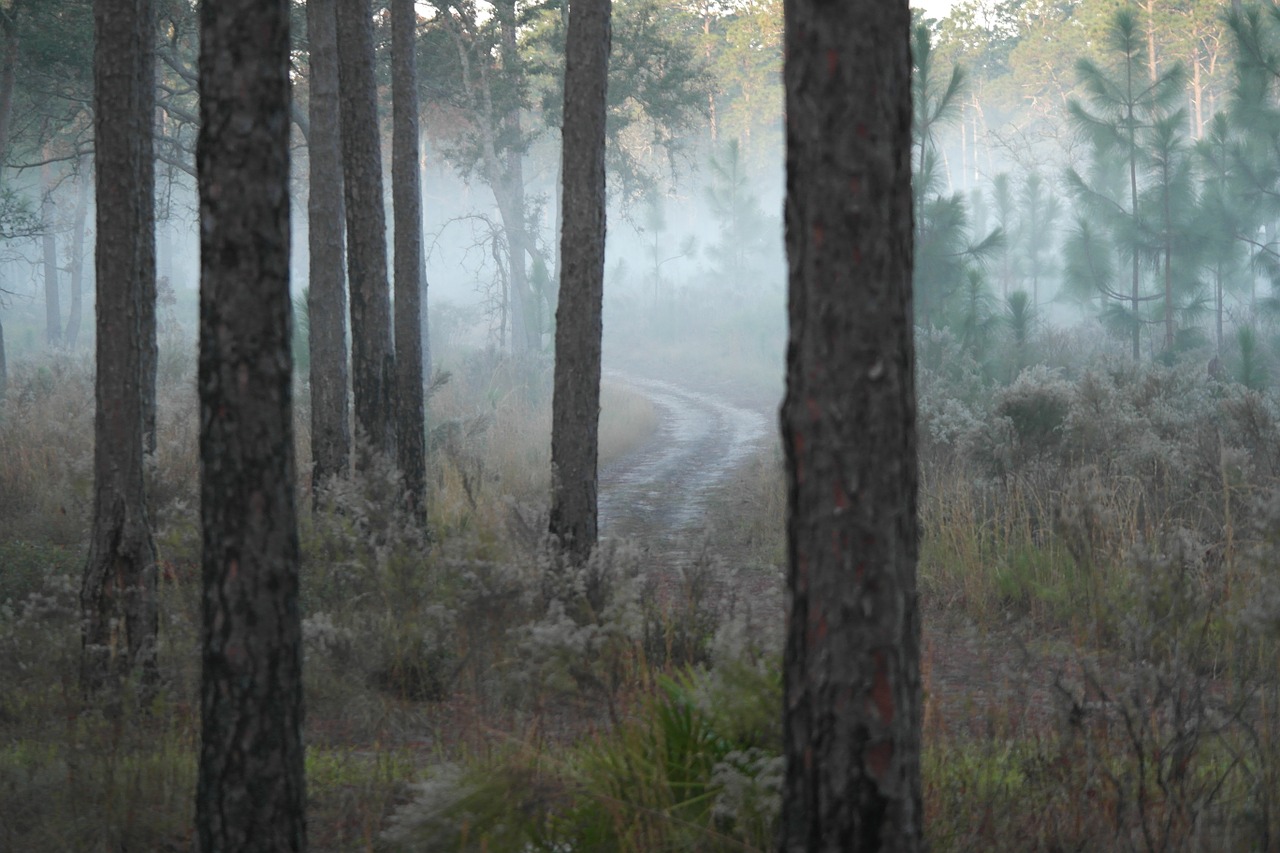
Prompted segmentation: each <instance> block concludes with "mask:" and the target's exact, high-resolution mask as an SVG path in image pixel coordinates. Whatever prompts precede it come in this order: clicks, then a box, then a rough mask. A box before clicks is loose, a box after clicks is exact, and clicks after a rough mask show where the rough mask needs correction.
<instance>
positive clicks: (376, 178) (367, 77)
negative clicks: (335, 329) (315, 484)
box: [336, 0, 396, 458]
mask: <svg viewBox="0 0 1280 853" xmlns="http://www.w3.org/2000/svg"><path fill="white" fill-rule="evenodd" d="M336 8H337V16H336V21H337V30H338V79H339V84H340V85H339V89H338V94H339V103H340V108H341V115H342V118H341V125H342V167H343V168H342V173H343V174H342V177H343V189H344V196H345V200H346V213H347V280H348V282H349V283H350V287H351V368H352V386H353V392H354V396H355V409H356V427H357V429H358V430H359V431H360V433H362V436H361V437H362V438H363V439H364V440H365V441H367V442H369V446H370V448H371V449H372V450H373V451H374V452H377V453H381V454H384V455H387V456H390V457H391V458H395V449H396V434H395V426H396V422H395V355H394V351H393V349H392V339H391V293H390V289H389V284H388V280H387V242H386V240H387V238H386V228H387V225H386V213H385V211H384V210H383V204H382V151H381V143H380V140H379V137H378V90H377V86H376V85H375V81H374V77H373V66H374V53H373V18H372V17H371V15H370V7H369V0H341V2H339V3H338V5H337V7H336Z"/></svg>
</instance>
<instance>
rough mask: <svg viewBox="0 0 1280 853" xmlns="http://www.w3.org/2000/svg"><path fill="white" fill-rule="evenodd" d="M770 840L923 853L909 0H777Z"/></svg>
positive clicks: (789, 847) (813, 847)
mask: <svg viewBox="0 0 1280 853" xmlns="http://www.w3.org/2000/svg"><path fill="white" fill-rule="evenodd" d="M784 9H785V16H786V56H787V61H786V66H785V71H784V79H785V84H786V99H787V100H786V110H787V197H786V238H787V251H788V258H789V266H790V299H789V317H790V341H789V345H788V351H787V395H786V400H785V401H784V403H783V408H782V432H783V443H784V448H785V452H786V458H787V482H788V519H787V546H788V560H789V568H788V590H789V595H790V611H789V614H788V621H787V642H786V651H785V663H784V693H785V707H784V732H785V739H784V748H785V751H786V760H787V769H786V780H785V787H784V791H783V806H782V834H781V840H780V845H779V849H780V850H784V851H801V850H803V851H850V850H894V851H899V850H907V851H910V850H918V849H920V848H921V847H922V845H923V840H922V837H921V793H920V756H919V749H920V719H921V712H920V707H921V706H920V701H921V700H920V671H919V653H920V647H919V644H920V623H919V615H918V609H917V607H918V604H917V593H916V580H915V566H916V555H917V529H918V528H917V518H916V489H917V468H916V464H917V463H916V444H915V389H914V380H913V361H914V356H913V352H912V340H911V332H912V329H911V317H912V307H911V263H912V236H911V235H912V213H911V83H910V75H911V53H910V47H909V27H910V21H911V17H910V12H909V10H908V4H907V2H906V0H892V2H890V0H886V2H878V3H826V2H822V0H786V2H785V4H784Z"/></svg>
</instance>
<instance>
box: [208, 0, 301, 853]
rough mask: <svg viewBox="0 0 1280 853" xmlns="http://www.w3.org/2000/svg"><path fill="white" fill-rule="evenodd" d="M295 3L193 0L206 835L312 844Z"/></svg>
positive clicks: (292, 846) (268, 847)
mask: <svg viewBox="0 0 1280 853" xmlns="http://www.w3.org/2000/svg"><path fill="white" fill-rule="evenodd" d="M290 5H291V3H290V0H220V2H217V3H203V4H201V6H200V10H201V12H200V95H201V97H200V119H201V122H200V127H201V131H200V136H199V140H198V142H197V149H196V160H197V164H198V170H199V175H200V179H199V184H200V223H201V227H200V258H201V269H200V364H199V387H200V423H201V430H200V463H201V465H200V470H201V483H200V516H201V526H202V530H203V536H204V551H203V553H204V557H203V584H202V585H203V601H202V611H203V622H202V629H201V649H202V661H203V674H202V679H201V703H200V704H201V714H202V725H201V745H200V768H199V773H198V776H197V783H196V830H197V836H198V840H199V849H201V850H204V851H207V853H212V851H262V853H267V852H268V851H273V853H274V851H291V850H292V851H300V850H305V849H306V821H305V814H304V812H305V807H306V790H305V787H306V786H305V779H304V775H303V757H304V756H303V744H302V714H303V711H302V625H301V618H300V615H299V606H298V532H297V513H296V506H295V496H294V489H295V483H296V480H295V470H294V455H293V454H294V449H293V447H294V445H293V413H292V400H291V394H292V373H293V365H292V361H291V358H290V342H291V335H290V328H289V327H290V312H291V310H292V304H291V301H290V297H289V186H288V180H289V128H290V124H289V10H290Z"/></svg>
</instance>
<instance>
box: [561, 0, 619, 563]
mask: <svg viewBox="0 0 1280 853" xmlns="http://www.w3.org/2000/svg"><path fill="white" fill-rule="evenodd" d="M609 14H610V0H574V2H573V3H571V4H570V6H569V31H568V34H567V36H566V41H565V72H564V128H563V130H562V132H561V137H562V139H563V146H562V152H561V172H562V174H563V175H564V198H565V208H564V227H563V230H562V231H561V235H560V257H561V258H562V259H563V260H562V262H563V275H562V279H561V282H560V299H559V301H558V307H557V308H556V365H555V391H554V396H553V399H552V406H551V535H552V536H553V537H554V538H555V539H556V541H558V542H559V543H560V544H561V546H563V547H564V548H565V549H566V551H567V552H568V553H569V554H570V556H571V557H572V559H573V560H575V561H576V562H578V563H584V562H586V560H587V558H588V557H590V556H591V551H592V549H593V548H595V545H596V521H597V515H596V513H597V505H596V486H597V480H596V457H597V450H598V446H599V426H600V332H601V319H600V314H601V304H602V299H603V293H604V239H605V170H604V148H605V114H606V111H607V106H606V98H605V95H606V84H607V77H608V67H609V44H610V24H609Z"/></svg>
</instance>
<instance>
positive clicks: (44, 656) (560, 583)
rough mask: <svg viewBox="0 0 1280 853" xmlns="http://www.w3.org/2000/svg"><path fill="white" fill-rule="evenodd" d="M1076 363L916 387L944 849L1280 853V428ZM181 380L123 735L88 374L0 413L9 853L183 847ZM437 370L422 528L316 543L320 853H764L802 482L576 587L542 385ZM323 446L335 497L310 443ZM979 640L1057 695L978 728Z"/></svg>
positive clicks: (312, 521) (611, 565) (63, 363)
mask: <svg viewBox="0 0 1280 853" xmlns="http://www.w3.org/2000/svg"><path fill="white" fill-rule="evenodd" d="M948 348H951V349H948ZM1060 349H1061V352H1062V355H1061V358H1059V359H1057V360H1056V361H1055V364H1056V366H1055V368H1054V369H1052V370H1051V369H1049V368H1047V367H1043V366H1042V367H1037V368H1030V369H1028V370H1026V371H1023V372H1022V373H1021V375H1020V376H1018V377H1016V378H1015V379H1014V380H1013V381H1011V382H1008V383H1007V384H1001V383H998V382H994V381H992V380H990V379H989V378H988V377H987V376H986V375H984V374H983V373H982V371H981V370H978V369H977V368H976V367H974V366H973V365H969V364H967V362H966V359H965V358H964V357H963V353H961V352H959V351H958V350H957V349H956V345H955V343H954V342H953V341H952V342H949V341H948V340H946V339H945V336H934V337H933V338H930V340H929V341H928V342H927V346H926V347H925V348H924V350H923V351H924V353H925V356H926V357H925V358H923V359H922V363H921V368H920V377H919V389H920V400H919V410H920V427H921V432H920V452H921V474H922V489H921V496H920V507H921V521H922V541H921V560H920V587H921V591H922V602H921V603H922V607H923V608H924V611H925V633H926V647H927V648H928V649H930V650H931V651H930V652H929V656H930V657H929V659H927V660H926V662H925V664H926V665H925V669H924V673H923V680H924V682H925V688H926V708H925V730H924V746H923V765H924V770H925V791H924V804H923V805H924V808H925V813H926V831H927V833H928V840H929V843H930V846H932V847H933V848H934V849H939V850H971V849H1019V850H1065V849H1087V850H1109V849H1123V850H1193V849H1194V850H1201V849H1214V850H1229V849H1239V850H1251V849H1269V848H1272V847H1274V846H1276V844H1277V843H1278V842H1277V839H1280V797H1278V796H1277V791H1280V738H1277V732H1280V725H1278V722H1280V718H1278V717H1277V713H1278V710H1280V680H1278V679H1277V677H1276V670H1275V665H1274V661H1275V659H1276V654H1277V647H1276V646H1277V639H1278V638H1280V574H1278V573H1277V571H1276V567H1277V566H1278V565H1280V499H1277V498H1276V497H1275V495H1276V494H1277V493H1278V491H1277V486H1278V485H1280V482H1278V477H1280V451H1278V450H1277V448H1280V406H1278V405H1277V401H1276V399H1275V398H1274V397H1273V396H1271V395H1270V394H1267V393H1263V392H1259V391H1255V390H1249V389H1246V388H1244V387H1242V386H1239V385H1234V384H1231V383H1229V382H1221V381H1216V380H1213V379H1210V378H1209V377H1207V376H1205V375H1204V371H1203V368H1202V367H1201V366H1199V365H1198V364H1197V363H1195V362H1192V361H1186V362H1184V363H1182V364H1174V365H1171V366H1162V365H1145V364H1144V365H1134V364H1132V363H1130V362H1128V361H1123V360H1113V359H1109V358H1106V357H1081V356H1079V352H1078V350H1079V349H1080V348H1073V347H1071V346H1067V345H1065V344H1064V345H1063V346H1062V347H1061V348H1060ZM1072 353H1075V354H1074V355H1072ZM170 361H171V362H172V363H170V364H169V366H168V367H167V368H166V373H165V374H164V375H165V376H166V377H167V378H166V379H165V381H164V382H163V383H162V386H161V392H160V425H161V428H160V436H159V437H160V442H159V447H158V450H157V454H156V458H155V461H154V465H153V468H152V470H151V471H150V472H149V477H150V484H151V493H150V499H151V502H152V506H151V511H152V518H153V521H154V523H155V527H156V541H157V547H158V551H159V556H160V565H161V585H160V595H161V607H160V610H161V613H162V625H161V643H160V648H159V652H160V670H161V687H160V690H159V691H158V692H157V694H156V696H155V698H154V700H152V701H151V702H150V703H149V704H148V706H147V707H143V708H130V709H126V710H127V713H125V714H123V715H115V716H112V715H108V714H104V713H103V712H102V710H101V709H96V708H92V707H90V708H86V707H84V705H83V703H82V701H81V698H80V696H79V693H78V689H77V686H76V684H75V673H76V667H77V660H78V655H79V634H78V591H79V574H80V571H81V569H82V567H83V561H84V558H85V555H84V541H85V539H86V536H87V530H88V520H89V519H88V513H89V509H90V502H91V490H90V485H91V472H92V452H91V447H90V444H89V438H88V437H89V436H90V435H91V430H90V426H91V423H90V421H91V414H88V413H91V411H92V405H91V400H92V386H91V382H90V381H89V378H88V374H87V368H86V365H83V364H78V363H75V362H74V361H71V360H58V361H54V362H51V363H49V364H46V365H42V366H33V365H29V364H27V365H20V366H18V367H17V368H16V369H15V370H14V372H13V376H12V378H11V383H10V391H9V396H8V398H7V399H6V402H5V404H4V409H3V412H2V413H0V814H3V815H4V820H3V821H0V849H15V850H19V849H20V850H36V851H39V850H97V849H131V850H133V849H146V850H152V849H154V850H166V849H173V850H178V849H190V847H191V843H192V841H191V837H190V826H191V818H192V815H191V803H192V796H191V789H192V785H193V780H194V774H195V767H196V747H197V741H198V732H199V710H198V709H199V700H198V695H199V670H198V657H197V654H196V652H197V649H198V624H199V613H200V607H199V596H200V590H199V573H200V570H199V558H200V550H199V547H200V537H199V530H198V523H197V495H196V487H197V483H198V459H197V457H196V451H195V441H196V431H197V427H198V423H199V417H198V412H197V409H196V401H195V395H194V392H193V391H192V390H191V383H190V360H189V359H185V360H184V358H182V357H180V354H179V355H175V356H174V357H173V358H172V359H171V360H170ZM439 363H440V365H441V367H442V371H441V376H440V381H439V382H437V384H436V386H435V389H436V390H435V392H434V393H433V395H432V397H431V400H430V411H429V432H430V435H429V439H430V440H429V446H430V448H431V477H432V485H433V489H432V493H431V498H430V507H429V525H428V528H427V529H426V530H423V529H420V528H418V527H417V526H416V524H415V523H414V522H413V521H412V520H411V519H409V518H406V517H404V516H402V515H401V514H399V513H398V512H396V511H395V510H394V506H395V501H392V500H389V496H390V495H393V494H394V493H395V490H396V488H397V482H396V475H395V472H394V471H393V470H392V469H390V468H389V467H388V466H385V465H374V466H372V467H371V468H370V469H368V470H366V471H364V472H363V473H361V474H360V475H358V476H352V477H349V478H347V479H341V480H338V481H336V482H334V483H332V484H328V485H327V486H326V488H324V489H322V490H321V491H320V493H319V494H318V496H317V497H316V499H315V500H314V502H313V503H312V502H306V503H304V506H303V512H302V516H301V519H300V523H301V531H300V533H301V539H302V545H303V562H302V568H301V570H302V588H301V589H302V607H303V616H304V624H303V627H304V642H305V659H306V667H305V691H306V703H307V724H306V733H305V734H306V741H307V745H308V759H307V774H308V784H309V796H310V803H309V821H310V829H309V832H310V838H311V840H312V844H313V847H314V848H315V849H320V850H351V849H407V850H429V849H450V850H453V849H468V850H493V851H499V850H521V851H523V850H619V851H625V850H636V851H646V850H763V849H766V848H771V847H772V846H773V844H774V832H775V829H776V820H777V814H778V808H779V802H780V786H781V784H782V775H781V774H782V759H781V757H780V751H781V733H780V731H779V720H780V714H779V708H780V702H781V699H780V692H779V691H780V686H779V685H780V683H781V682H780V677H779V672H780V667H781V663H780V656H781V652H780V648H779V646H780V636H781V625H780V622H781V606H780V604H779V601H780V598H779V596H778V590H779V586H780V580H779V578H778V573H779V569H780V567H781V566H782V563H783V555H784V553H785V548H784V542H783V535H784V527H783V514H784V512H785V491H784V488H783V483H782V459H781V455H780V453H779V452H778V451H777V450H776V449H774V448H769V449H766V450H765V451H763V452H761V453H760V454H758V456H757V457H755V458H753V459H752V460H751V461H750V462H749V463H748V464H746V465H744V466H742V467H741V468H740V469H739V471H738V472H737V473H736V475H735V479H734V481H733V483H732V485H731V487H730V488H728V489H726V490H725V494H723V495H722V496H720V497H718V498H716V499H715V500H713V501H712V503H711V505H710V507H709V510H708V512H709V518H708V524H707V528H708V530H709V533H708V539H707V540H706V543H705V546H704V547H702V548H698V547H690V548H686V549H683V550H681V551H680V554H681V556H675V557H672V556H664V557H661V558H658V557H655V556H654V552H653V551H651V550H647V549H646V548H645V544H646V543H627V542H614V543H607V544H606V546H605V547H602V548H601V549H600V550H599V552H598V553H597V554H596V555H595V557H594V558H593V559H592V561H591V562H590V563H588V564H587V565H586V566H582V567H575V566H571V565H568V564H566V563H565V562H564V561H563V560H562V559H560V557H559V556H558V554H557V552H556V551H555V549H553V548H551V547H549V543H548V542H547V541H546V537H545V530H546V519H545V507H544V501H545V491H546V485H547V481H546V470H547V467H548V459H547V443H548V442H547V437H548V432H549V418H548V411H549V404H550V396H549V382H548V376H549V374H548V373H547V365H546V364H541V363H534V364H528V365H519V366H517V365H513V364H511V363H510V362H508V361H505V360H503V359H500V358H497V357H495V356H493V355H492V354H488V353H472V354H466V355H458V356H455V357H452V358H450V357H448V356H442V357H441V358H440V359H439ZM446 373H447V379H446V378H445V374H446ZM300 399H303V400H305V394H304V395H301V396H300ZM603 405H604V411H603V412H602V426H601V441H602V455H603V456H605V457H610V456H614V455H621V454H625V453H626V452H628V451H629V450H631V449H633V448H636V447H638V446H639V445H640V444H642V443H643V442H644V441H646V440H648V439H649V437H650V436H651V435H652V433H653V430H654V428H655V425H656V416H655V414H654V412H653V409H652V407H651V406H649V405H648V404H647V402H646V401H645V400H644V399H643V398H642V397H638V396H636V395H635V394H634V393H632V392H630V391H628V390H627V389H626V388H624V387H622V386H606V388H605V389H604V394H603ZM297 421H298V424H299V434H298V446H299V453H300V455H299V458H300V460H302V461H303V464H302V465H301V466H300V467H301V468H302V469H303V473H302V477H301V482H300V483H299V486H300V488H299V493H300V494H310V484H309V482H308V481H307V474H306V471H305V469H306V467H307V466H306V464H305V462H306V459H307V456H306V453H307V436H306V431H305V423H306V417H305V412H300V413H299V415H298V418H297ZM956 625H962V626H964V630H966V631H969V632H971V634H966V635H965V636H970V635H971V636H973V637H976V638H978V639H977V641H978V642H982V643H985V644H986V645H988V646H991V645H998V644H1002V643H1004V644H1008V646H1009V649H1008V654H1007V656H1006V657H1007V658H1008V659H1010V660H1014V661H1015V663H1014V664H1011V665H1014V666H1017V667H1018V668H1020V670H1021V672H1022V674H1024V675H1027V674H1031V675H1035V674H1039V675H1040V676H1042V680H1047V681H1048V682H1050V687H1049V689H1047V690H1041V691H1039V692H1037V691H1036V689H1033V688H1032V687H1030V686H1026V685H1025V684H1022V683H1021V682H1019V683H1018V684H1013V685H1011V686H1010V688H1009V690H1007V691H1006V692H1005V693H1002V694H1001V695H1000V696H999V697H994V698H993V697H991V696H986V697H985V698H983V697H979V699H973V698H971V697H969V696H968V695H967V694H966V693H965V691H964V690H962V689H958V688H957V685H955V684H953V683H950V682H948V681H947V675H946V667H947V660H946V656H947V654H948V653H949V649H948V643H949V642H953V641H954V640H955V638H956V636H958V635H956V634H951V633H948V632H950V631H953V630H956V629H955V626H956ZM1031 680H1032V679H1030V678H1028V679H1027V682H1028V683H1029V682H1030V681H1031ZM960 687H961V688H963V687H966V685H961V686H960ZM957 703H972V704H964V705H958V704H957ZM957 719H960V720H961V721H962V722H961V724H957V723H956V720H957Z"/></svg>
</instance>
